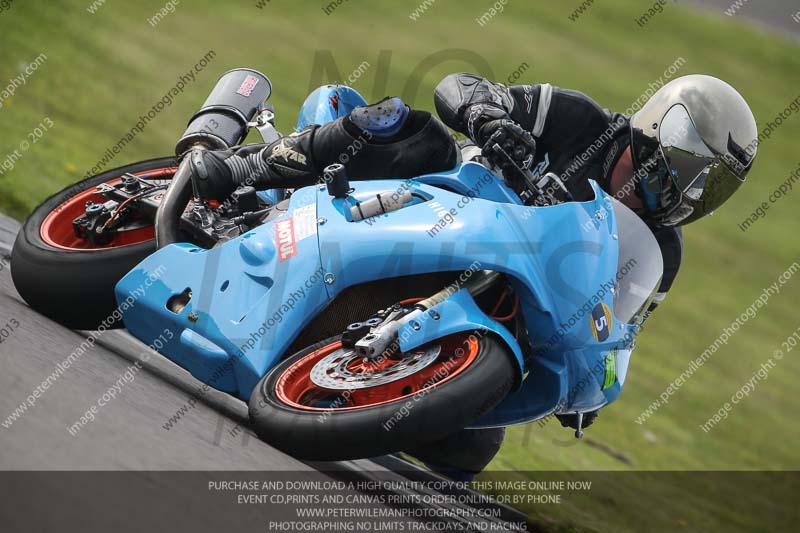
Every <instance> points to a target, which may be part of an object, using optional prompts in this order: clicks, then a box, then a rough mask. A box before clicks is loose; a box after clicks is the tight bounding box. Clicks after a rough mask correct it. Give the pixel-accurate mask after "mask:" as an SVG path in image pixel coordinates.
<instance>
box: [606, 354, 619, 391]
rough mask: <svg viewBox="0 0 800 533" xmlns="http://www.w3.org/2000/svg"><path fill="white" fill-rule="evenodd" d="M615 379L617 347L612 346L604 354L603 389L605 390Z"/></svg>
mask: <svg viewBox="0 0 800 533" xmlns="http://www.w3.org/2000/svg"><path fill="white" fill-rule="evenodd" d="M616 381H617V349H616V348H614V349H613V350H611V351H610V352H608V355H606V380H605V381H604V382H603V390H606V389H607V388H609V387H610V386H611V385H613V384H614V383H616Z"/></svg>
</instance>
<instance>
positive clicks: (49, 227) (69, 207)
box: [39, 167, 177, 252]
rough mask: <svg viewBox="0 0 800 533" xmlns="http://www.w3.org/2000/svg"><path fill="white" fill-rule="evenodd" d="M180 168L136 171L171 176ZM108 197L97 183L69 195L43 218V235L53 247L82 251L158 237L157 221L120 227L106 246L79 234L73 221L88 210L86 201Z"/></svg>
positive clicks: (148, 176) (153, 176)
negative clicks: (73, 226) (128, 227)
mask: <svg viewBox="0 0 800 533" xmlns="http://www.w3.org/2000/svg"><path fill="white" fill-rule="evenodd" d="M176 170H177V169H176V168H175V167H165V168H158V169H154V170H147V171H143V172H137V173H135V174H133V175H134V176H137V177H140V178H146V179H158V178H167V177H170V178H171V177H172V176H173V175H174V174H175V171H176ZM121 180H122V178H114V179H111V180H108V181H106V182H105V183H106V184H108V185H114V184H117V183H119V182H120V181H121ZM106 200H107V199H106V197H105V196H103V195H102V194H100V193H98V192H97V190H96V188H94V187H93V188H91V189H87V190H85V191H81V192H79V193H78V194H76V195H75V196H72V197H70V198H67V199H66V200H65V201H64V202H62V203H61V204H59V205H58V207H56V208H55V209H53V210H52V211H51V212H50V213H48V214H47V216H46V217H45V218H44V220H43V221H42V226H41V228H40V229H39V235H40V236H41V238H42V240H43V241H44V242H46V243H47V244H49V245H50V246H52V247H53V248H59V249H61V250H70V251H78V252H85V251H92V250H108V249H110V248H121V247H123V246H131V245H133V244H140V243H143V242H147V241H150V240H153V239H154V238H155V226H154V225H153V224H149V225H146V226H143V227H139V228H135V229H131V230H121V231H117V232H116V233H115V235H114V238H113V239H112V240H111V242H109V243H108V244H106V245H104V246H95V245H93V244H91V243H90V242H88V241H85V240H83V239H81V238H79V237H78V236H76V235H75V231H74V230H73V228H72V221H73V220H75V219H76V218H77V217H79V216H81V215H82V214H83V213H84V211H85V209H86V202H89V201H92V202H95V203H102V202H105V201H106Z"/></svg>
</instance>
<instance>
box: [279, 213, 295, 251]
mask: <svg viewBox="0 0 800 533" xmlns="http://www.w3.org/2000/svg"><path fill="white" fill-rule="evenodd" d="M275 245H276V246H277V247H278V261H286V260H287V259H290V258H292V257H294V256H295V254H296V253H297V246H296V245H295V238H294V219H293V218H292V217H288V218H284V219H281V220H279V221H277V222H276V223H275Z"/></svg>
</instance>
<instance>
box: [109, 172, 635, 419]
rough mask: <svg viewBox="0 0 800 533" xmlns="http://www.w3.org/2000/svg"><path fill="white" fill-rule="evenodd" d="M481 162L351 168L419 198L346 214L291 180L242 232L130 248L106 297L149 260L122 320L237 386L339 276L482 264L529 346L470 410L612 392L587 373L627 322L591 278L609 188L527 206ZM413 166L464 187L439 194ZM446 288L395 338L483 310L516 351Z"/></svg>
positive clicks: (604, 271) (466, 319)
mask: <svg viewBox="0 0 800 533" xmlns="http://www.w3.org/2000/svg"><path fill="white" fill-rule="evenodd" d="M476 167H477V168H476ZM482 172H485V169H483V167H481V166H480V165H477V164H475V163H466V164H463V165H459V166H458V167H456V168H455V169H453V170H452V171H450V172H446V173H437V174H434V175H428V176H420V177H419V178H417V179H415V180H375V181H364V182H352V183H351V186H352V187H353V188H354V190H353V193H352V195H353V196H354V197H357V198H366V197H369V196H374V195H375V194H377V193H378V192H385V191H393V190H398V189H399V190H403V189H410V190H411V191H412V192H413V193H415V196H417V197H420V196H421V197H425V198H426V199H427V200H426V201H419V202H417V203H414V204H412V205H409V206H407V207H404V208H402V209H399V210H397V211H393V212H390V213H387V214H384V215H380V216H377V217H374V218H372V219H366V220H362V221H359V222H353V221H352V217H350V216H349V211H348V209H347V206H348V205H349V204H347V202H348V201H351V200H347V199H345V200H344V201H342V200H335V199H333V198H331V197H330V196H328V194H327V191H326V190H325V187H324V186H323V187H317V186H313V187H305V188H303V189H300V190H298V191H296V192H295V193H294V194H293V195H292V197H291V198H290V201H289V206H288V210H287V212H286V214H284V215H282V216H280V217H279V218H277V219H274V220H271V221H269V222H267V223H265V224H263V225H261V226H259V227H257V228H255V229H253V230H251V231H249V232H248V233H246V234H245V235H243V236H241V237H238V238H235V239H232V240H230V241H227V242H224V243H221V244H219V245H218V246H216V247H215V248H213V249H211V250H202V249H199V248H196V247H194V246H191V245H188V244H175V245H170V246H167V247H165V248H163V249H160V250H158V251H157V252H155V253H153V254H152V255H151V256H149V257H147V258H146V259H145V260H143V261H142V262H141V263H140V264H139V265H138V266H137V267H135V268H134V269H133V270H132V271H131V272H130V273H129V274H127V275H126V276H125V277H124V278H123V279H122V280H121V281H120V282H119V283H118V285H117V288H116V292H117V299H118V301H120V302H122V301H124V299H125V298H126V297H127V295H128V294H129V293H131V294H132V293H133V291H135V289H136V288H137V287H139V286H140V285H141V284H142V283H144V282H145V280H146V279H147V277H148V275H150V274H152V273H154V272H158V271H159V270H161V269H163V271H162V272H161V274H160V276H159V278H158V280H157V281H156V282H154V283H152V284H151V286H149V288H148V289H147V291H146V292H145V294H144V295H143V296H142V297H140V298H138V299H137V300H136V301H135V302H134V303H133V304H132V305H130V306H128V308H127V309H121V311H122V312H123V319H124V322H125V325H126V327H127V328H128V329H129V331H130V332H131V333H132V334H133V335H134V336H136V337H137V338H139V339H141V340H142V341H144V342H146V343H150V342H151V341H152V340H153V339H155V338H157V337H158V336H159V335H161V334H162V333H163V332H164V330H165V328H169V329H170V330H172V331H173V333H174V336H173V340H172V341H170V342H168V343H167V344H166V345H164V347H163V348H162V349H161V350H160V352H161V353H163V354H164V355H165V356H167V357H168V358H170V359H172V360H173V361H175V362H176V363H177V364H179V365H181V366H182V367H184V368H186V369H187V370H189V371H190V372H191V373H192V374H193V375H195V376H196V377H197V378H198V379H200V380H201V381H204V382H206V383H208V384H209V385H210V386H213V387H215V388H217V389H220V390H224V391H227V392H231V393H234V394H236V395H237V396H238V397H239V398H242V399H247V398H248V397H249V395H250V392H251V391H252V389H253V387H254V386H255V385H256V384H257V382H258V381H259V380H260V378H261V377H262V376H263V375H264V374H265V373H266V372H267V371H268V370H269V369H271V368H272V367H273V366H274V365H275V364H276V363H277V362H278V361H279V360H280V358H281V357H282V356H283V355H284V352H285V351H286V349H287V348H288V346H289V345H290V344H291V342H292V341H293V340H294V339H295V338H296V337H297V335H298V334H299V333H300V332H301V331H302V329H303V328H304V327H305V326H306V325H307V324H308V323H309V322H310V321H311V320H312V319H313V318H314V317H315V316H317V315H318V314H319V313H320V312H321V311H322V310H323V309H324V307H325V306H326V305H327V304H328V303H330V302H331V301H332V300H333V299H334V298H335V297H336V296H337V295H338V294H339V293H340V292H341V291H343V290H344V289H346V288H348V287H350V286H353V285H358V284H361V283H365V282H368V281H374V280H382V279H386V280H390V279H391V278H394V277H398V276H408V275H414V274H424V273H430V272H442V271H451V272H455V271H464V270H467V269H470V270H478V269H487V270H495V271H499V272H502V273H505V274H506V275H507V276H508V277H509V280H510V282H511V283H512V285H513V286H514V288H515V292H516V294H518V295H519V298H520V300H521V305H520V309H521V312H522V314H523V318H524V321H525V325H526V329H527V331H528V334H529V337H530V340H531V343H532V349H533V352H534V354H535V356H534V357H528V363H529V364H528V366H527V368H525V369H524V371H525V374H526V375H527V379H525V380H524V382H523V383H522V386H521V388H520V389H519V390H518V391H517V392H515V393H512V394H511V395H509V396H508V397H507V398H506V400H504V401H503V402H502V403H501V404H500V406H498V407H497V408H496V409H495V410H494V411H493V412H492V413H490V414H489V415H487V417H486V418H485V419H484V420H482V421H481V424H484V425H500V424H503V423H514V422H519V421H523V420H525V419H527V420H531V419H535V418H538V417H541V416H544V415H546V414H547V413H549V412H552V411H553V410H554V409H559V410H562V411H564V412H568V411H571V410H574V409H589V408H591V407H593V406H597V405H600V404H601V403H604V402H606V403H607V402H608V401H611V400H613V398H615V397H616V395H617V394H618V393H619V386H618V385H619V383H618V381H617V380H616V378H615V383H614V385H612V386H610V387H604V379H603V376H596V375H594V373H593V372H592V369H593V368H597V367H598V365H599V364H600V361H602V362H603V365H604V368H606V367H608V366H609V365H608V363H606V359H607V356H608V354H609V353H611V351H612V350H614V349H615V348H620V347H621V346H622V345H623V344H624V342H623V336H624V334H625V333H626V330H625V327H624V326H623V325H620V324H619V323H618V321H616V320H614V319H613V317H612V316H611V315H610V311H609V312H608V313H605V314H603V310H604V309H606V307H607V308H609V309H612V308H613V298H612V295H611V293H610V291H608V290H606V291H604V292H603V293H599V292H598V287H601V286H603V284H604V283H608V281H609V279H612V280H613V277H614V275H615V273H616V270H617V253H616V243H615V241H614V235H615V234H616V225H615V221H614V216H607V217H600V216H599V215H598V214H599V213H601V212H608V202H609V201H610V200H609V199H608V198H607V196H606V195H605V193H603V192H602V191H601V190H600V188H599V186H597V185H596V184H595V183H593V182H592V187H593V188H594V190H595V198H594V199H593V200H591V201H587V202H572V203H567V204H561V205H557V206H551V207H527V206H524V205H520V204H519V201H518V200H516V201H514V200H513V197H511V196H510V195H508V194H507V188H505V185H503V184H502V182H500V180H498V179H494V180H485V181H486V183H485V184H484V185H483V186H481V187H480V188H478V187H477V186H476V184H477V183H480V181H481V179H482V178H480V177H479V176H481V174H482ZM462 174H463V175H464V179H463V180H462V179H461V175H462ZM476 178H477V179H478V181H476ZM426 181H430V182H431V183H438V184H444V183H451V184H454V187H453V188H455V184H456V183H457V182H462V183H471V184H472V186H473V187H475V188H473V189H469V186H468V188H467V190H466V191H465V190H464V189H463V187H462V188H461V189H460V190H461V192H460V193H454V192H450V191H447V190H444V189H442V188H440V187H437V186H433V185H430V184H428V183H426ZM442 186H444V185H442ZM456 190H459V189H456ZM470 190H472V191H473V193H474V194H473V195H471V194H469V191H470ZM512 194H513V193H512ZM486 196H490V197H491V198H493V199H494V201H491V200H487V199H485V197H486ZM387 282H389V283H390V282H391V281H387ZM187 289H190V290H191V298H190V299H189V300H188V302H186V303H185V307H183V308H180V306H177V307H176V306H175V305H171V304H170V302H171V301H173V300H174V299H175V298H177V297H179V296H180V295H181V294H183V293H185V292H186V290H187ZM456 294H458V293H456ZM420 296H428V295H426V294H421V295H420ZM449 300H452V303H446V304H443V305H446V306H448V308H449V309H453V310H455V309H456V307H455V306H458V309H459V311H458V313H456V314H455V315H453V314H451V316H450V317H448V316H447V315H448V314H446V313H442V314H441V316H442V320H441V321H437V322H438V324H437V325H436V326H435V327H434V326H433V325H430V326H427V327H425V328H422V329H421V330H420V332H419V333H418V334H417V335H412V336H411V337H409V339H413V341H412V340H407V341H406V346H407V347H409V348H410V347H412V346H413V345H414V344H416V343H417V342H426V340H433V338H435V335H436V334H437V333H438V334H439V335H441V334H443V332H445V331H456V329H455V328H461V329H460V330H461V331H465V330H466V329H471V328H473V327H474V324H483V325H488V326H490V329H492V331H494V332H495V333H497V334H498V336H499V337H500V338H502V339H504V340H505V341H506V342H507V343H508V344H509V347H510V352H511V353H512V354H513V355H514V360H515V361H516V362H517V364H518V365H520V364H521V361H522V349H521V347H520V346H519V345H518V344H517V343H516V341H515V339H514V337H513V336H512V335H511V332H509V331H508V330H507V329H506V328H505V326H503V325H501V324H499V323H496V322H495V321H493V320H492V319H490V318H488V317H486V316H485V314H483V313H482V312H479V311H480V310H477V311H476V308H472V309H470V308H471V306H473V305H474V302H473V303H472V304H471V303H470V300H471V297H468V295H465V293H464V292H462V294H460V295H458V296H456V297H455V299H453V298H450V299H449ZM168 305H169V306H170V307H171V308H172V310H170V308H168ZM603 305H605V306H606V307H603ZM451 306H453V307H451ZM598 309H599V310H600V313H601V314H603V316H604V317H605V318H606V319H607V320H609V321H611V323H608V324H607V325H608V328H607V331H606V330H605V329H604V330H603V332H602V333H603V335H605V334H606V333H607V334H608V335H607V336H605V337H604V338H603V339H602V340H596V339H595V338H593V335H594V334H595V333H596V331H595V329H592V327H591V325H590V324H591V319H592V318H593V314H597V312H598ZM481 315H482V316H481ZM458 316H461V318H462V322H461V324H460V325H459V324H457V323H456V322H457V317H458ZM451 317H452V320H451V319H450V318H451ZM364 318H367V317H364ZM554 332H556V333H554ZM415 333H417V332H415ZM226 356H227V358H226ZM223 361H224V362H223ZM617 363H619V360H617ZM625 363H627V360H626V361H625ZM520 370H522V368H520ZM616 374H617V375H621V373H620V372H619V370H617V372H616ZM606 377H607V376H606ZM612 377H615V376H612ZM581 384H582V385H581ZM577 385H581V386H580V390H578V388H577Z"/></svg>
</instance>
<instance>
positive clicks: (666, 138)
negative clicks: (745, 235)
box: [658, 105, 715, 199]
mask: <svg viewBox="0 0 800 533" xmlns="http://www.w3.org/2000/svg"><path fill="white" fill-rule="evenodd" d="M658 138H659V139H658V140H659V144H660V145H661V151H662V156H663V158H664V161H665V162H666V165H667V168H668V169H669V177H670V178H671V179H672V181H673V182H674V183H675V185H676V186H677V187H678V189H679V190H680V191H681V192H682V193H684V194H687V195H689V193H690V191H691V193H692V194H694V195H698V196H697V198H699V194H702V192H703V186H704V184H703V183H698V182H703V181H705V180H704V177H705V176H708V170H709V169H710V166H711V164H712V163H714V160H715V157H714V154H713V153H712V152H711V150H710V149H709V148H708V146H706V144H705V143H704V142H703V140H702V139H701V138H700V135H699V134H698V133H697V129H696V128H695V126H694V123H693V122H692V119H691V118H690V117H689V113H688V112H687V111H686V108H685V107H683V106H682V105H676V106H673V107H672V108H671V109H670V110H669V111H667V114H666V115H664V119H663V120H662V121H661V127H660V128H659V131H658ZM689 196H690V197H691V195H689ZM697 198H694V199H697Z"/></svg>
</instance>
